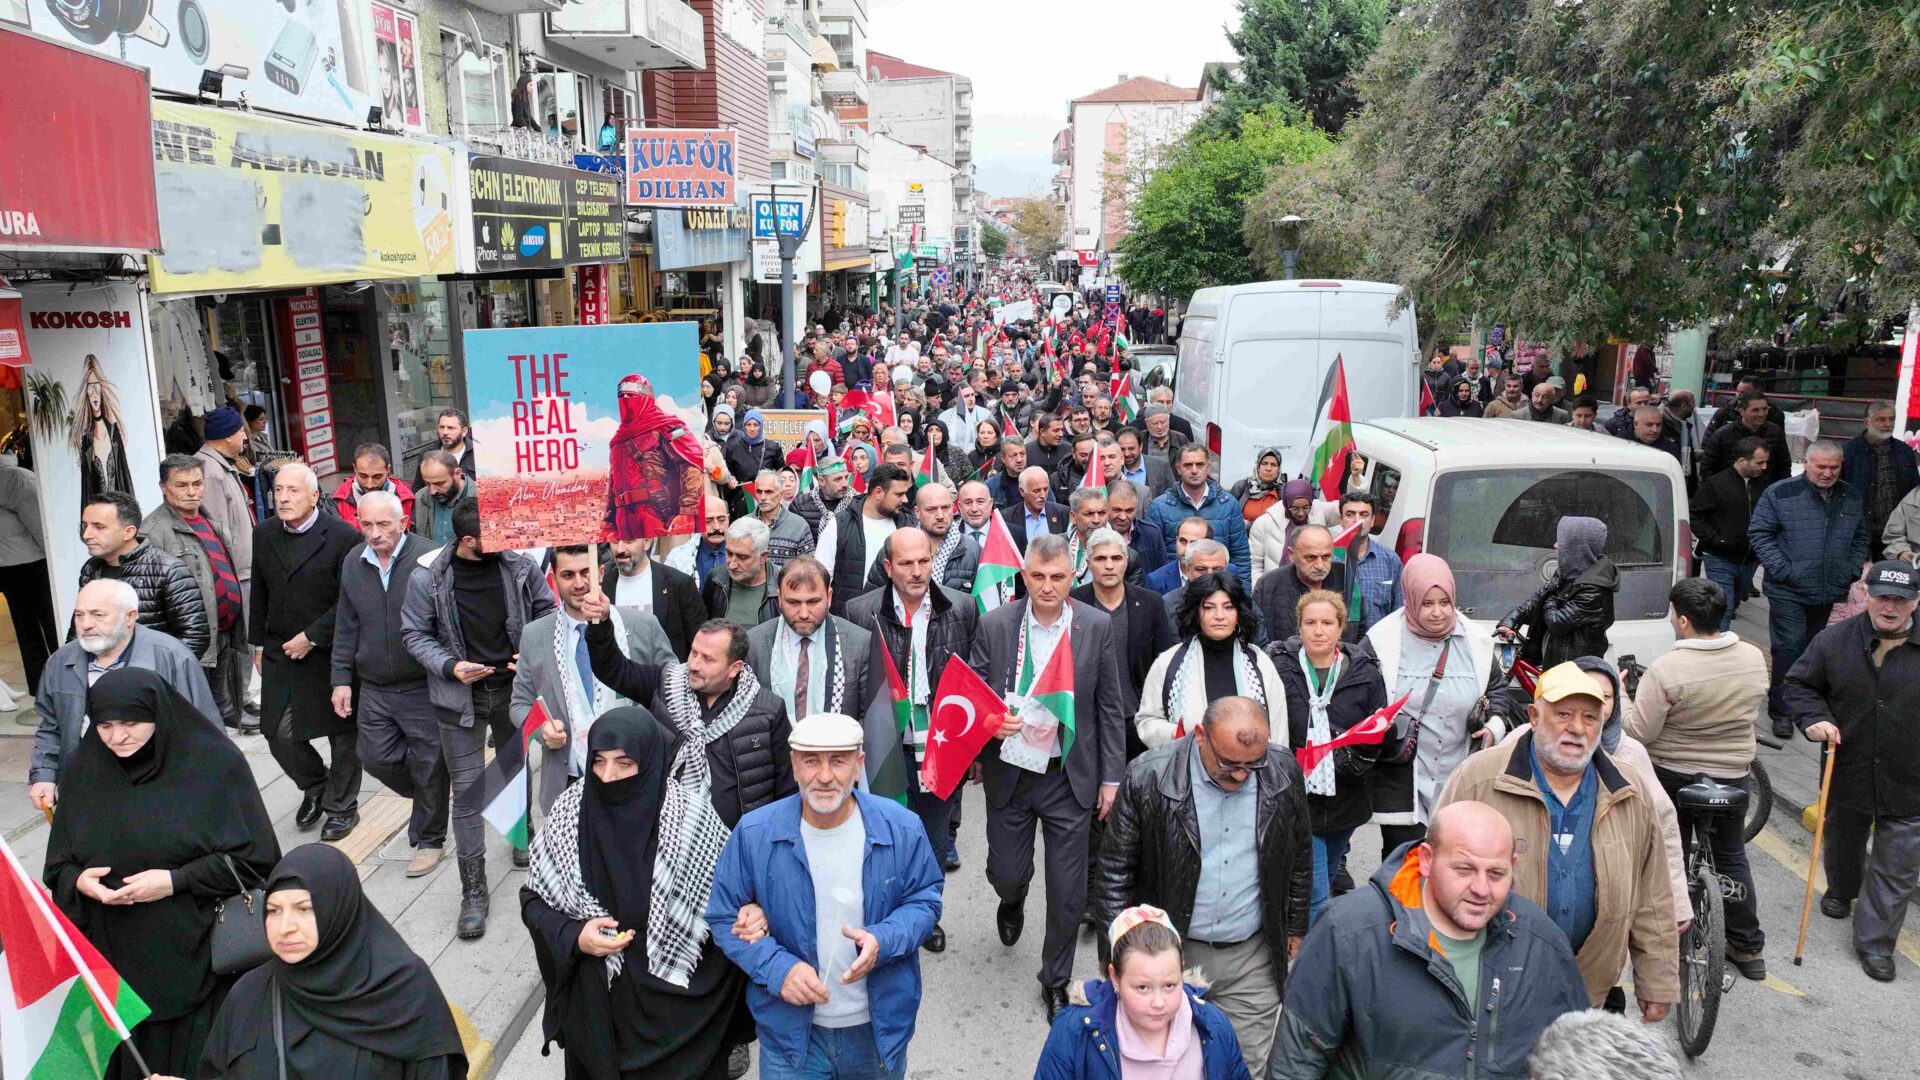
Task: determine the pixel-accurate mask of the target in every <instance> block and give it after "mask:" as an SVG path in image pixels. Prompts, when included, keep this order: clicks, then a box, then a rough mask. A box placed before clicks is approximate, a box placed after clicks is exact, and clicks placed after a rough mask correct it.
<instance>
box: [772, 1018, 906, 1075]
mask: <svg viewBox="0 0 1920 1080" xmlns="http://www.w3.org/2000/svg"><path fill="white" fill-rule="evenodd" d="M766 1047H767V1044H766V1043H764V1042H762V1043H761V1044H760V1080H902V1078H903V1077H905V1076H906V1075H907V1055H906V1054H905V1053H904V1052H903V1053H901V1055H900V1067H899V1068H897V1069H889V1068H887V1064H886V1062H884V1061H881V1060H880V1048H879V1047H878V1046H876V1045H875V1044H874V1041H873V1025H872V1024H858V1025H856V1026H854V1027H845V1028H823V1027H816V1028H813V1029H811V1030H810V1031H809V1032H808V1034H807V1057H806V1060H804V1061H802V1062H800V1063H799V1064H797V1065H789V1064H788V1063H786V1062H785V1061H782V1060H781V1059H780V1055H778V1054H771V1053H768V1052H767V1048H766Z"/></svg>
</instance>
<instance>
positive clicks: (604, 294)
mask: <svg viewBox="0 0 1920 1080" xmlns="http://www.w3.org/2000/svg"><path fill="white" fill-rule="evenodd" d="M573 273H574V281H575V282H576V285H577V288H578V289H579V306H580V324H581V325H582V326H601V325H605V324H606V323H608V322H610V321H612V314H613V312H612V305H611V304H609V303H608V299H609V297H608V293H609V292H611V291H612V290H611V288H610V287H609V284H608V281H607V279H608V278H609V277H610V276H611V272H610V271H609V270H608V269H607V267H606V266H605V265H598V266H582V267H579V268H578V269H576V270H574V272H573Z"/></svg>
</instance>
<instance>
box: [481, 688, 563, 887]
mask: <svg viewBox="0 0 1920 1080" xmlns="http://www.w3.org/2000/svg"><path fill="white" fill-rule="evenodd" d="M547 719H548V714H547V703H546V701H545V699H543V698H537V697H536V698H534V699H533V708H531V709H528V710H527V717H526V719H524V720H522V721H520V737H519V739H517V740H516V741H515V742H511V743H507V744H505V745H503V746H496V747H494V749H493V760H492V761H490V762H488V763H487V769H486V771H485V772H483V773H481V774H480V782H479V783H478V784H476V785H474V787H473V791H474V792H475V793H477V794H478V795H479V797H480V816H481V817H482V818H485V819H486V822H487V824H489V825H491V826H493V827H494V828H495V829H498V830H499V831H500V835H501V836H503V837H506V840H507V843H509V844H512V845H513V846H514V847H516V848H519V849H520V850H521V851H525V850H526V849H527V843H528V840H529V837H530V830H529V823H530V821H529V813H530V810H531V807H532V799H531V798H529V793H530V792H531V791H532V790H533V769H532V766H531V758H532V757H533V754H532V752H531V749H530V748H531V747H532V746H533V740H534V738H535V737H536V736H538V735H539V734H540V729H541V727H543V726H544V725H545V724H546V722H547Z"/></svg>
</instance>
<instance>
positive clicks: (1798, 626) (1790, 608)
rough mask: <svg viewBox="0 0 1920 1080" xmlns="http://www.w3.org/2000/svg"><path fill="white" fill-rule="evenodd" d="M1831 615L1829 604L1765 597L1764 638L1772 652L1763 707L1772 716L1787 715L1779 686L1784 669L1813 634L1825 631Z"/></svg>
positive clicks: (1801, 650)
mask: <svg viewBox="0 0 1920 1080" xmlns="http://www.w3.org/2000/svg"><path fill="white" fill-rule="evenodd" d="M1832 614H1833V605H1832V604H1801V603H1796V602H1794V601H1792V600H1783V599H1781V598H1779V597H1777V596H1769V597H1767V638H1768V639H1769V644H1770V646H1771V649H1772V652H1773V671H1772V672H1771V673H1770V675H1771V678H1770V679H1769V681H1768V684H1767V708H1768V710H1769V711H1771V712H1772V713H1773V715H1775V716H1785V715H1787V705H1786V702H1785V701H1784V700H1782V698H1781V696H1780V684H1781V683H1783V682H1785V681H1786V678H1787V671H1788V669H1790V668H1792V667H1793V665H1794V662H1795V661H1796V660H1799V659H1800V654H1801V653H1803V652H1806V651H1807V643H1808V642H1810V641H1812V640H1813V635H1815V634H1817V633H1819V632H1820V631H1822V630H1824V629H1826V628H1827V616H1829V615H1832Z"/></svg>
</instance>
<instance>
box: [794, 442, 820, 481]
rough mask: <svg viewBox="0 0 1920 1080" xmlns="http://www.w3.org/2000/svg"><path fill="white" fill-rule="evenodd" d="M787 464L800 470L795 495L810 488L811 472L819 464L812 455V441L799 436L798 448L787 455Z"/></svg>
mask: <svg viewBox="0 0 1920 1080" xmlns="http://www.w3.org/2000/svg"><path fill="white" fill-rule="evenodd" d="M787 464H789V465H792V466H793V467H794V468H796V469H799V470H800V486H799V487H798V488H797V489H795V493H796V494H798V493H799V492H801V491H805V490H807V489H808V488H810V487H812V486H813V470H814V467H815V466H816V465H818V464H819V460H818V459H817V458H815V457H814V454H813V440H812V439H809V438H807V437H806V436H804V435H803V436H801V439H800V446H799V447H798V448H797V449H795V450H793V451H792V452H790V453H788V455H787Z"/></svg>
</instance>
